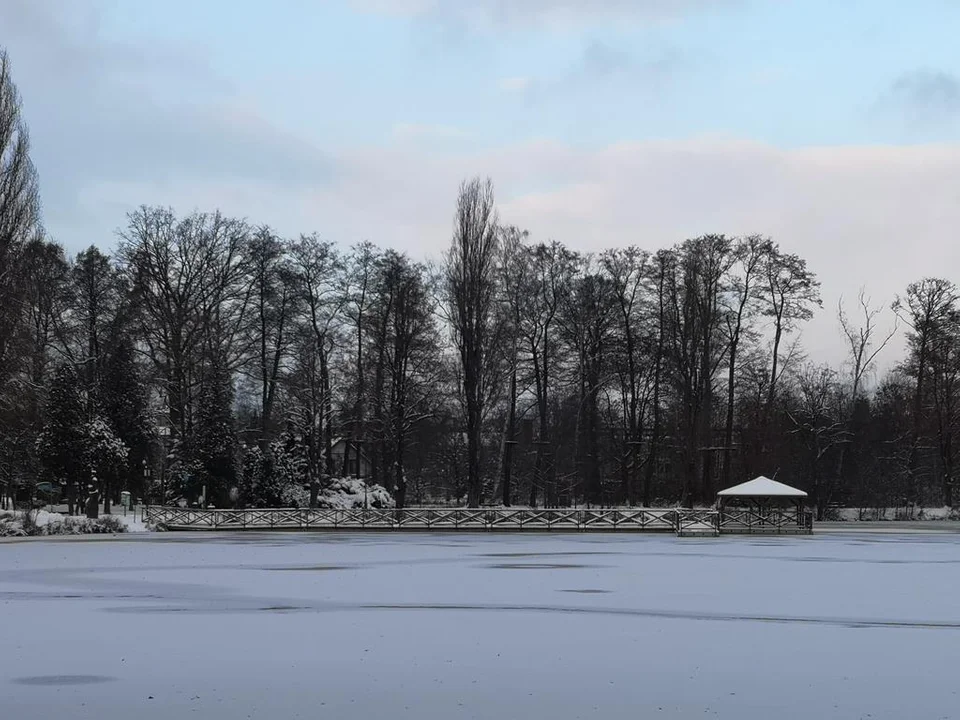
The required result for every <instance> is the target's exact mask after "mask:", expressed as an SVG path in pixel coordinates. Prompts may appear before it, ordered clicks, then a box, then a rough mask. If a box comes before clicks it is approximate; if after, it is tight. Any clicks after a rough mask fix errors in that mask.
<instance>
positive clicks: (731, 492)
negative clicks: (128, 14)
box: [717, 475, 807, 498]
mask: <svg viewBox="0 0 960 720" xmlns="http://www.w3.org/2000/svg"><path fill="white" fill-rule="evenodd" d="M717 497H796V498H800V497H807V494H806V493H805V492H804V491H803V490H797V488H795V487H790V486H789V485H784V484H783V483H781V482H777V481H776V480H771V479H770V478H768V477H764V476H763V475H761V476H760V477H758V478H754V479H753V480H749V481H747V482H745V483H740V484H739V485H734V486H733V487H729V488H727V489H726V490H721V491H720V492H718V493H717Z"/></svg>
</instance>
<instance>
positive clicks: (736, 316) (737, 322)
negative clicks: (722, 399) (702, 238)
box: [721, 235, 772, 487]
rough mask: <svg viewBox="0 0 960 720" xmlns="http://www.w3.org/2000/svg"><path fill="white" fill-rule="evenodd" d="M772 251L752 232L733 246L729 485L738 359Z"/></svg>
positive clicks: (724, 477) (726, 446) (726, 448)
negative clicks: (758, 284)
mask: <svg viewBox="0 0 960 720" xmlns="http://www.w3.org/2000/svg"><path fill="white" fill-rule="evenodd" d="M771 251H772V243H771V242H770V240H769V239H767V238H764V237H762V236H760V235H750V236H748V237H745V238H741V239H739V240H737V241H736V243H735V244H734V248H733V257H734V263H733V267H732V268H731V270H732V271H733V273H734V274H733V275H732V277H731V278H730V282H729V284H728V287H727V288H726V291H725V293H724V294H725V296H726V307H725V308H724V309H725V313H724V320H725V326H726V327H725V329H726V335H727V343H728V349H727V416H726V422H725V423H724V438H723V439H724V442H723V469H722V471H721V484H722V485H723V486H724V487H728V486H729V485H730V483H731V459H732V450H733V420H734V406H735V402H736V378H737V360H738V354H737V353H738V351H739V349H740V342H741V340H742V338H743V335H744V332H745V327H744V324H745V323H746V322H747V321H748V320H749V318H750V316H751V314H752V312H753V303H754V302H755V301H756V299H757V297H756V296H757V289H756V286H757V283H758V282H760V281H761V272H762V269H763V263H764V261H765V259H766V257H767V254H768V253H770V252H771Z"/></svg>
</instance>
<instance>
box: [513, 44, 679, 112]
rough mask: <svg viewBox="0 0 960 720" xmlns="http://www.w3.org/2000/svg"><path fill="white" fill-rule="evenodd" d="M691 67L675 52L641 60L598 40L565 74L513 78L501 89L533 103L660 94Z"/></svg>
mask: <svg viewBox="0 0 960 720" xmlns="http://www.w3.org/2000/svg"><path fill="white" fill-rule="evenodd" d="M648 52H649V51H648ZM687 64H688V58H686V57H685V56H684V55H683V54H681V53H680V52H679V51H677V50H674V49H667V50H660V51H653V52H650V54H648V55H647V56H645V57H641V56H638V55H636V54H634V53H633V52H630V51H627V50H624V49H622V48H619V47H616V46H613V45H610V44H608V43H604V42H600V41H597V40H594V41H591V42H589V43H587V44H586V45H585V46H584V48H583V51H582V52H581V54H580V56H579V57H578V58H577V59H576V62H574V63H573V64H572V65H571V66H570V67H569V68H568V69H566V70H565V71H563V70H562V71H561V72H560V73H558V74H557V75H555V76H552V77H537V78H532V77H519V78H510V79H509V83H507V81H501V84H500V87H501V88H502V89H505V90H509V91H510V92H513V93H517V94H520V95H522V96H523V97H524V98H526V99H527V100H528V101H531V102H543V101H549V100H557V99H559V100H562V101H568V100H569V99H570V96H571V94H594V93H596V92H602V91H604V90H607V89H610V88H613V89H615V90H616V91H617V92H638V91H641V92H659V91H662V90H664V89H666V88H668V87H669V85H670V82H671V81H672V80H673V79H674V78H675V77H676V74H677V73H679V72H681V71H683V69H684V68H685V67H686V66H687ZM505 83H507V84H506V85H505Z"/></svg>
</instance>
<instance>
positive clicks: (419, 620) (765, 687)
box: [0, 532, 960, 720]
mask: <svg viewBox="0 0 960 720" xmlns="http://www.w3.org/2000/svg"><path fill="white" fill-rule="evenodd" d="M958 571H960V535H955V534H950V533H940V534H934V533H931V534H911V535H896V534H890V533H883V534H873V535H871V534H866V533H853V532H847V533H831V534H829V535H824V536H814V537H804V538H755V539H751V538H726V537H723V538H710V539H678V538H675V537H672V536H638V535H622V536H619V535H618V536H612V535H576V534H571V535H529V536H526V535H491V534H485V535H473V534H470V535H467V534H449V535H444V534H412V533H411V534H392V533H389V534H388V533H384V534H333V533H330V534H304V533H290V534H282V533H272V534H270V533H250V534H236V535H221V534H217V535H199V536H198V535H186V534H178V533H165V534H140V535H129V536H127V535H118V536H115V537H113V538H105V537H96V536H93V537H91V538H77V539H68V540H58V539H45V540H41V541H32V540H28V541H21V542H4V543H0V602H2V609H3V619H2V621H0V697H2V698H3V699H4V701H3V708H4V711H3V714H4V716H5V717H16V718H50V717H57V718H85V717H89V718H98V719H100V720H112V719H114V718H116V719H117V720H119V719H121V718H123V719H126V718H129V717H137V718H138V720H148V719H150V718H170V717H185V716H187V715H195V716H197V717H203V718H217V719H219V718H237V717H239V718H245V717H253V718H278V719H279V718H292V717H304V718H336V719H338V720H343V719H348V718H377V717H390V718H421V719H426V718H429V719H431V720H432V719H437V720H446V719H447V718H461V717H462V718H503V719H506V720H510V719H512V718H544V719H550V720H565V719H567V718H570V719H572V718H586V717H597V718H632V719H633V718H700V717H720V718H736V719H737V720H753V719H756V720H770V719H771V718H777V719H781V718H783V719H787V718H804V719H805V720H807V719H809V718H867V717H870V718H873V719H881V718H891V719H894V718H896V719H897V720H901V719H903V718H945V717H956V713H957V708H958V707H960V697H958V695H957V693H958V684H957V682H956V668H957V667H960V603H958V602H957V598H958V596H960V572H958Z"/></svg>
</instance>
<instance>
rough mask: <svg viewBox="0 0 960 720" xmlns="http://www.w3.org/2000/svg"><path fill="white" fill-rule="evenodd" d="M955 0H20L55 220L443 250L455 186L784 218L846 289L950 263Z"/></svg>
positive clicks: (3, 36)
mask: <svg viewBox="0 0 960 720" xmlns="http://www.w3.org/2000/svg"><path fill="white" fill-rule="evenodd" d="M958 27H960V2H957V1H956V0H914V1H913V2H909V3H908V2H902V1H894V0H872V1H869V2H868V1H867V0H834V1H833V2H829V1H827V0H803V1H799V0H792V1H791V0H782V1H778V0H713V1H711V0H592V1H587V2H583V1H579V0H513V1H512V2H510V1H509V0H470V1H468V0H330V1H328V2H323V1H318V2H308V1H307V0H276V1H275V2H270V3H267V2H252V1H250V0H235V1H234V2H228V1H227V0H205V1H204V2H190V1H188V0H167V1H166V2H163V3H159V2H141V1H139V0H3V2H0V45H3V46H4V47H6V48H7V49H8V51H9V53H10V57H11V60H12V63H13V71H14V77H15V78H16V80H17V82H18V84H19V86H20V90H21V93H22V95H23V100H24V112H25V117H26V119H27V121H28V123H29V125H30V128H31V134H32V139H33V147H34V152H33V154H34V158H35V161H36V164H37V166H38V168H39V170H40V173H41V186H42V192H43V198H44V217H45V222H46V225H47V228H48V230H49V231H50V233H51V234H52V235H53V236H54V237H55V238H56V239H58V240H59V241H61V242H62V243H64V244H65V245H66V246H67V247H68V248H69V249H70V250H72V251H76V250H79V249H81V248H83V247H86V246H87V245H89V244H91V243H97V244H99V245H101V246H105V247H107V248H109V247H110V246H112V245H113V243H114V242H115V232H116V230H117V228H119V227H122V226H123V224H124V217H125V214H126V213H127V212H128V211H129V210H130V209H132V208H133V207H136V206H137V205H139V204H141V203H145V204H163V205H171V206H173V207H175V208H176V209H178V210H179V211H181V212H188V211H190V210H193V209H201V210H212V209H217V208H220V209H222V210H223V211H224V212H227V213H231V214H235V215H239V216H244V217H247V218H248V219H250V220H251V221H252V222H256V223H267V224H270V225H272V226H274V227H275V228H277V229H278V230H279V231H280V232H282V233H285V234H297V233H300V232H313V231H317V232H319V233H320V234H321V235H324V236H326V237H330V238H332V239H334V240H337V241H338V242H341V243H343V244H345V245H347V244H350V243H353V242H356V241H358V240H362V239H369V240H372V241H374V242H377V243H380V244H382V245H390V246H394V247H398V248H400V249H402V250H406V251H408V252H410V253H411V254H413V255H416V256H419V257H437V256H438V255H439V253H440V252H441V251H442V249H443V248H444V247H445V246H446V244H447V242H448V239H449V233H450V221H451V215H452V210H453V202H454V198H455V194H456V189H457V185H458V183H459V181H460V180H461V179H463V178H464V177H467V176H470V175H473V174H484V175H490V176H492V178H493V180H494V182H495V184H496V186H497V190H498V197H499V200H500V209H501V215H502V217H503V219H504V220H505V221H508V222H511V223H515V224H518V225H522V226H524V227H526V228H527V229H529V230H530V232H531V234H532V236H533V237H534V238H537V239H546V238H548V237H553V238H556V239H559V240H562V241H564V242H566V243H567V244H569V245H571V246H572V247H574V248H577V249H580V250H584V251H589V250H595V249H599V248H602V247H607V246H611V245H623V244H628V243H635V244H639V245H641V246H644V247H648V248H654V247H659V246H663V245H667V244H672V243H674V242H677V241H680V240H682V239H684V238H685V237H688V236H691V235H695V234H699V233H702V232H726V233H728V234H740V233H746V232H762V233H766V234H770V235H772V236H773V237H774V238H775V239H777V240H779V241H780V242H781V244H783V245H784V246H785V247H787V248H788V249H790V250H793V251H795V252H799V253H800V254H802V255H804V256H805V257H807V258H808V261H809V262H810V264H811V266H812V267H813V268H814V269H815V270H816V271H817V272H818V273H819V274H820V276H821V279H822V280H823V285H824V301H825V306H826V308H825V310H824V311H823V312H822V313H821V314H820V316H818V318H817V319H816V320H815V321H814V322H813V323H812V324H811V325H810V327H809V329H808V330H807V331H805V338H804V341H805V343H806V344H807V345H808V346H809V347H810V348H811V352H812V353H820V354H821V355H823V357H824V359H834V358H833V356H835V355H837V354H838V353H840V352H841V349H839V344H838V334H837V328H836V314H835V308H836V303H837V301H838V299H839V298H840V296H841V295H842V296H844V297H848V298H852V296H854V295H855V294H856V292H857V290H858V288H859V287H860V286H863V285H865V286H866V287H867V289H868V291H869V292H870V294H871V295H872V296H873V297H874V298H875V300H876V302H877V303H883V304H889V302H890V301H891V300H892V299H893V296H894V295H895V294H896V293H897V292H901V291H902V289H903V287H904V286H905V285H906V283H907V282H909V281H911V280H914V279H917V278H919V277H922V276H924V275H931V274H947V275H949V274H951V273H954V274H955V273H956V269H957V268H958V263H960V251H958V250H955V249H954V246H956V245H957V243H956V242H955V241H954V239H953V237H952V233H953V232H954V230H953V228H955V227H957V226H958V223H960V51H958V50H957V47H956V39H955V34H956V28H958Z"/></svg>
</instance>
